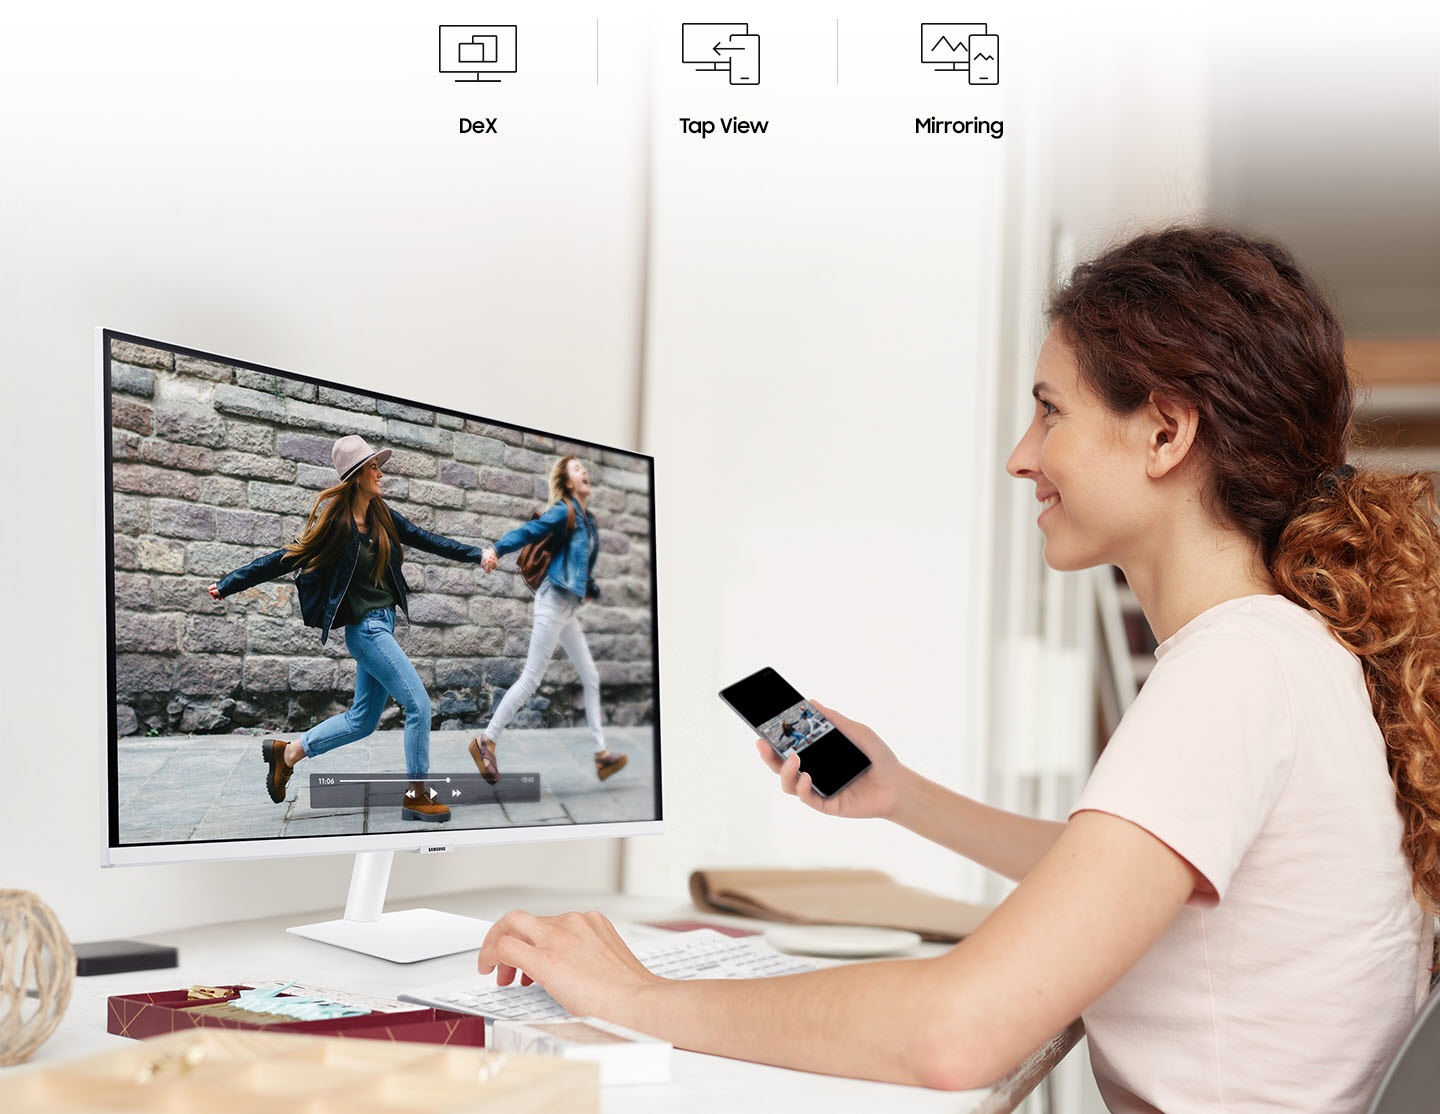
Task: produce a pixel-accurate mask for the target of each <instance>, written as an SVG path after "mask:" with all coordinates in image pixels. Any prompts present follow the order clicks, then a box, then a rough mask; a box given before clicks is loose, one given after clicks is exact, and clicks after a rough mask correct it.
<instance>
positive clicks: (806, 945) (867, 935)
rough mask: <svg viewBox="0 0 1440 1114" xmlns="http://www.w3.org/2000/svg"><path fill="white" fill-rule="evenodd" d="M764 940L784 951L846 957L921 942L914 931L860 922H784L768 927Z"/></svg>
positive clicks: (883, 952)
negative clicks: (873, 926)
mask: <svg viewBox="0 0 1440 1114" xmlns="http://www.w3.org/2000/svg"><path fill="white" fill-rule="evenodd" d="M765 942H766V943H767V944H769V945H770V946H771V947H772V948H775V949H777V950H778V951H782V952H795V953H798V954H800V955H828V956H836V957H838V958H843V959H856V958H860V957H863V956H873V955H895V954H897V953H898V952H903V951H909V950H910V949H911V948H913V947H914V946H915V945H916V944H918V943H920V937H919V935H918V934H916V933H914V932H906V931H905V930H904V929H900V928H872V927H870V926H869V925H858V924H781V925H776V926H775V927H773V928H767V929H766V930H765Z"/></svg>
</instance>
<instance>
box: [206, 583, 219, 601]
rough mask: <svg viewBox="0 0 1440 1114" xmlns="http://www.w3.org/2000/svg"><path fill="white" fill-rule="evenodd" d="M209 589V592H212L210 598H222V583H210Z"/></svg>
mask: <svg viewBox="0 0 1440 1114" xmlns="http://www.w3.org/2000/svg"><path fill="white" fill-rule="evenodd" d="M208 591H209V593H210V598H211V599H212V600H218V599H219V598H220V585H219V584H212V585H210V587H209V589H208Z"/></svg>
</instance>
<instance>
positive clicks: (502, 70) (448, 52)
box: [440, 23, 519, 81]
mask: <svg viewBox="0 0 1440 1114" xmlns="http://www.w3.org/2000/svg"><path fill="white" fill-rule="evenodd" d="M515 36H516V27H515V25H514V24H499V23H491V24H466V25H463V26H462V25H457V24H441V25H440V72H441V73H458V74H462V75H464V76H462V77H457V78H456V79H455V80H456V81H499V80H500V78H501V77H503V76H504V75H505V74H512V73H515V72H516V70H517V68H518V63H519V55H518V53H517V52H516V47H515Z"/></svg>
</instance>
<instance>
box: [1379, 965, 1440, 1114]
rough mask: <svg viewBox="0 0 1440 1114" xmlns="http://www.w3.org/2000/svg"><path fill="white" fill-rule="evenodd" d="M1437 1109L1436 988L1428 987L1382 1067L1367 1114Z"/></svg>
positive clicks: (1439, 1035) (1439, 1016) (1439, 1024)
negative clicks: (1388, 1061)
mask: <svg viewBox="0 0 1440 1114" xmlns="http://www.w3.org/2000/svg"><path fill="white" fill-rule="evenodd" d="M1437 1110H1440V991H1436V990H1435V989H1433V988H1432V989H1431V991H1430V996H1429V997H1428V998H1427V999H1426V1000H1425V1004H1424V1005H1423V1006H1421V1007H1420V1012H1419V1014H1417V1015H1416V1017H1415V1021H1414V1022H1413V1023H1412V1024H1411V1026H1410V1031H1409V1032H1408V1033H1406V1034H1405V1040H1404V1041H1403V1042H1402V1043H1401V1045H1400V1048H1399V1050H1398V1051H1397V1052H1396V1053H1395V1055H1394V1057H1393V1058H1392V1059H1391V1061H1390V1066H1389V1067H1388V1068H1386V1069H1385V1074H1384V1076H1383V1077H1382V1078H1381V1080H1380V1086H1379V1087H1378V1088H1377V1089H1376V1091H1375V1097H1374V1098H1373V1099H1371V1100H1370V1105H1369V1106H1368V1107H1367V1108H1366V1111H1367V1114H1435V1111H1437Z"/></svg>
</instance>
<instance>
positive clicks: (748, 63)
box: [730, 35, 760, 85]
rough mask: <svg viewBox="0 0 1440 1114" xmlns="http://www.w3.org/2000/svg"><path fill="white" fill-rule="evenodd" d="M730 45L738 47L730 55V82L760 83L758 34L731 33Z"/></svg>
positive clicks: (733, 83)
mask: <svg viewBox="0 0 1440 1114" xmlns="http://www.w3.org/2000/svg"><path fill="white" fill-rule="evenodd" d="M730 45H731V46H732V47H738V48H739V49H738V50H735V51H733V52H732V53H731V55H730V84H731V85H759V84H760V36H759V35H731V36H730Z"/></svg>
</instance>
